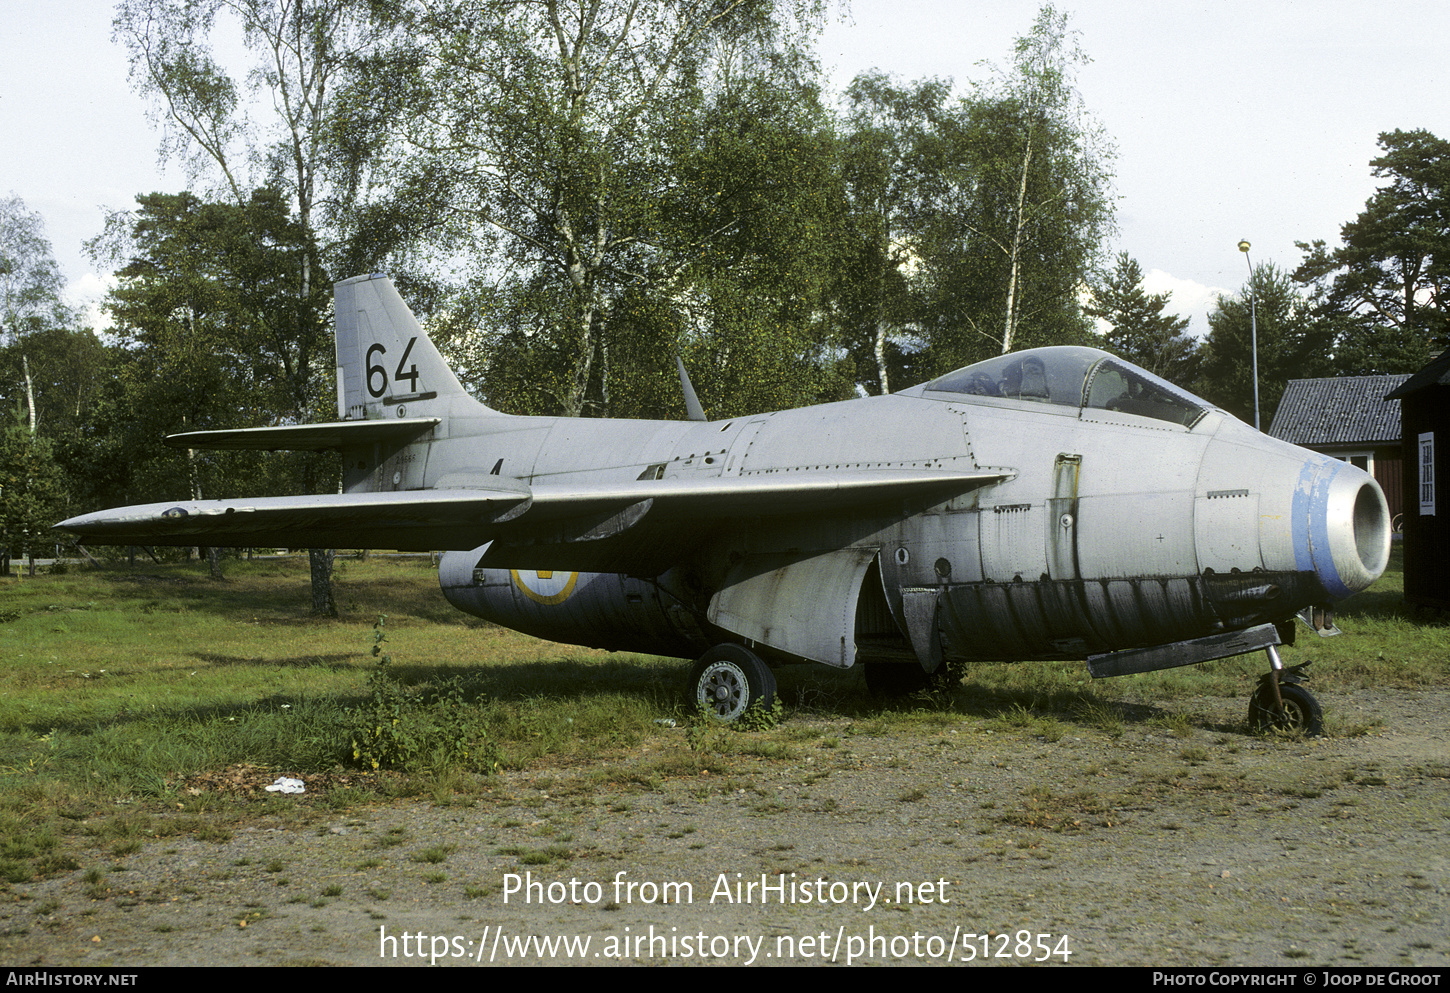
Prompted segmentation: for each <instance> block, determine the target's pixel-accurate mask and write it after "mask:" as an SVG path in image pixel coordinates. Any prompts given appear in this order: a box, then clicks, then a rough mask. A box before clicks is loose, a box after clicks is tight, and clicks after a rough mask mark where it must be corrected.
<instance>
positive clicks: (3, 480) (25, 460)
mask: <svg viewBox="0 0 1450 993" xmlns="http://www.w3.org/2000/svg"><path fill="white" fill-rule="evenodd" d="M64 500H65V483H64V480H63V479H62V478H61V472H60V467H59V466H58V465H57V464H56V462H55V459H54V457H53V456H52V454H51V446H50V442H49V440H47V439H45V438H41V437H37V436H36V435H34V434H32V433H31V432H30V430H29V428H28V427H27V426H26V424H25V420H24V416H23V415H22V414H21V413H20V412H19V411H17V412H16V416H15V417H14V419H13V420H12V422H11V423H10V424H9V425H7V426H6V428H5V429H4V431H3V432H0V541H3V543H4V544H5V546H6V547H7V548H8V554H10V555H14V556H19V555H22V554H31V555H35V554H39V553H40V552H41V551H42V550H43V549H50V550H53V549H54V548H55V543H56V538H55V534H54V533H53V532H52V531H51V530H50V526H51V525H52V524H54V523H55V522H56V521H57V520H59V519H60V518H61V516H62V509H63V507H64Z"/></svg>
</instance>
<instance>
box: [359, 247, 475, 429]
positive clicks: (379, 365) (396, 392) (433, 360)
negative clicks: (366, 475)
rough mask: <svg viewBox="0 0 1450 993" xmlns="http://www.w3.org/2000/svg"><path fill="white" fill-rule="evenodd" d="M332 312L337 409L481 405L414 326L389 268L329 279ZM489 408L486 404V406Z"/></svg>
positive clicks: (397, 411) (395, 412) (379, 414)
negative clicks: (333, 281) (387, 272)
mask: <svg viewBox="0 0 1450 993" xmlns="http://www.w3.org/2000/svg"><path fill="white" fill-rule="evenodd" d="M333 301H334V305H335V307H336V313H337V414H338V417H340V418H342V419H344V420H377V419H379V418H385V417H386V418H396V417H405V416H432V415H439V414H448V413H461V412H462V411H461V410H456V409H455V407H457V406H458V405H459V404H460V403H461V404H462V405H463V406H466V407H468V408H471V409H472V410H474V411H476V410H478V409H479V408H483V405H482V404H479V403H478V402H477V401H476V400H474V399H473V398H472V397H471V396H469V394H468V392H467V391H466V390H465V389H464V388H463V386H462V384H461V383H459V382H458V377H457V376H455V375H454V374H453V370H452V369H450V368H449V367H448V363H447V362H445V361H443V356H442V355H440V354H438V349H437V348H435V347H433V342H431V341H429V340H428V335H427V334H425V333H424V331H423V329H422V328H421V327H419V326H418V321H417V319H416V318H415V317H414V316H413V312H412V311H411V310H409V309H408V305H407V304H405V303H404V302H403V298H402V297H401V296H399V295H398V291H397V289H396V288H395V287H394V286H393V281H392V280H391V279H389V278H388V277H387V276H383V275H372V276H356V277H354V278H352V279H347V280H343V281H342V282H340V283H337V284H336V285H335V286H334V287H333ZM483 409H484V410H487V408H483Z"/></svg>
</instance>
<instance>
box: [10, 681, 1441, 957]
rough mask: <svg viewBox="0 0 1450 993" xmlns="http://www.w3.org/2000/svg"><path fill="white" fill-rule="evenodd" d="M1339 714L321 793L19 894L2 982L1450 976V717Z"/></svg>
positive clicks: (834, 728) (1397, 700)
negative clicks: (712, 970)
mask: <svg viewBox="0 0 1450 993" xmlns="http://www.w3.org/2000/svg"><path fill="white" fill-rule="evenodd" d="M1323 702H1324V704H1325V708H1326V713H1327V714H1328V715H1329V716H1330V719H1331V722H1332V723H1331V733H1332V735H1333V736H1331V737H1329V738H1325V739H1315V740H1304V741H1294V740H1285V739H1274V738H1263V737H1257V736H1252V735H1250V734H1248V733H1247V732H1246V730H1245V726H1244V715H1243V713H1242V711H1243V710H1244V702H1243V701H1242V700H1238V699H1235V700H1228V699H1202V700H1197V701H1191V702H1189V703H1187V704H1185V703H1184V702H1183V701H1175V702H1174V705H1173V712H1175V713H1180V712H1182V711H1184V710H1187V711H1189V712H1191V713H1193V714H1195V715H1196V718H1195V721H1194V722H1193V726H1186V724H1185V722H1181V721H1179V722H1174V721H1172V720H1164V719H1162V715H1163V714H1167V713H1168V711H1167V710H1166V709H1165V710H1164V711H1162V712H1160V714H1159V719H1155V718H1154V713H1155V708H1154V707H1152V706H1151V705H1148V706H1145V707H1143V708H1141V713H1135V714H1133V715H1130V716H1129V718H1128V719H1127V720H1125V721H1124V722H1123V724H1122V726H1121V729H1118V728H1113V727H1106V728H1105V727H1104V726H1102V725H1101V724H1099V723H1092V722H1088V721H1083V722H1081V723H1078V722H1072V721H1063V722H1059V723H1057V724H1055V725H1049V726H1047V727H1046V728H1044V727H1043V726H1041V725H1040V724H1039V725H1035V726H1034V725H1030V724H1026V723H1025V722H1024V724H1023V725H1022V726H1014V725H1012V723H1011V722H1010V721H1009V720H1006V719H1001V718H999V719H996V720H984V719H981V718H974V717H960V716H950V717H943V718H942V719H941V720H940V721H937V722H935V723H924V724H918V725H909V727H910V730H906V731H901V730H897V731H892V732H891V733H889V734H876V733H871V732H870V731H869V730H867V729H865V728H863V727H862V726H860V725H853V724H851V723H850V722H848V721H847V720H845V719H830V718H822V719H818V720H814V721H811V720H808V719H804V718H792V720H793V721H796V722H801V723H806V724H813V725H814V727H813V728H812V730H819V731H820V732H821V735H820V736H818V737H815V738H810V739H806V740H803V741H802V742H800V743H798V744H792V745H791V746H790V747H789V749H788V750H787V751H786V752H785V753H784V754H781V755H778V756H767V757H742V756H736V755H732V756H730V757H729V759H728V763H729V766H730V768H731V770H732V771H731V772H730V773H729V774H728V775H724V774H721V773H718V772H717V773H714V774H696V775H679V774H674V775H671V774H661V773H660V772H659V770H660V769H662V768H669V767H670V766H669V765H668V764H667V763H662V761H661V760H662V759H664V758H668V756H669V754H670V753H671V752H672V751H678V752H689V751H690V749H691V748H692V744H691V741H690V740H689V736H688V733H687V732H686V731H685V730H684V729H678V730H673V731H670V732H668V733H667V734H666V735H665V736H663V739H661V738H660V737H656V738H654V739H651V741H650V742H649V743H648V744H647V745H646V746H645V747H642V748H637V749H634V750H632V751H631V752H629V753H628V754H621V755H615V756H603V757H601V758H600V759H599V760H597V761H594V762H590V763H586V764H583V765H581V766H578V767H573V768H563V769H550V770H546V771H531V772H529V773H509V774H504V775H501V776H499V777H497V779H496V781H494V783H493V785H492V788H491V790H490V791H489V792H487V793H485V794H483V795H481V796H474V797H471V798H469V800H468V801H466V802H462V803H441V804H440V803H436V802H423V801H415V802H408V803H400V804H396V805H392V806H386V807H378V808H372V809H366V810H354V811H350V812H348V813H346V814H336V813H330V812H328V811H327V810H326V808H325V806H324V805H323V804H322V802H321V798H320V797H317V796H316V795H315V794H308V795H304V796H301V797H295V798H291V800H292V802H295V803H297V804H312V805H314V809H313V810H312V812H311V814H310V815H309V816H308V817H304V818H294V819H293V821H294V825H295V823H296V822H298V821H300V822H301V823H302V824H304V825H305V826H302V827H298V826H291V827H282V826H278V823H279V822H277V821H276V820H275V819H273V818H269V817H266V816H259V817H256V818H251V819H249V820H248V821H247V822H246V823H247V825H248V826H246V827H243V828H241V829H239V830H237V831H236V833H235V834H233V836H232V837H231V839H230V840H229V841H226V842H224V843H216V842H210V841H196V840H191V839H189V838H187V839H178V838H167V839H159V840H154V841H152V842H149V843H147V844H145V845H143V846H142V847H141V848H140V849H139V850H137V851H134V852H130V853H128V854H125V855H122V856H116V855H114V854H110V853H107V852H101V851H98V852H96V853H94V861H93V862H88V863H86V864H88V865H90V866H92V868H90V869H87V870H80V871H77V872H75V873H72V874H69V875H66V876H62V877H58V878H53V879H50V880H47V881H45V882H42V883H36V884H30V885H24V886H18V887H16V888H15V893H14V894H12V895H13V896H14V897H15V899H13V900H12V901H11V902H9V903H6V904H5V905H3V906H0V961H3V962H6V963H10V964H12V965H29V964H48V965H79V966H99V965H125V966H140V965H193V964H203V965H284V964H339V965H418V964H426V963H429V962H435V963H436V964H437V965H440V966H441V965H479V964H488V963H499V964H505V963H506V964H513V965H519V964H543V965H558V964H568V963H579V964H589V965H602V964H609V963H615V962H628V963H638V962H647V963H659V964H698V963H701V962H708V963H723V964H744V963H753V964H782V963H808V962H820V961H834V962H839V963H849V964H854V965H865V964H883V963H892V964H898V963H899V964H916V963H919V964H935V963H945V962H948V961H950V962H953V963H962V962H970V963H972V964H992V965H1000V964H1023V963H1027V962H1032V961H1039V960H1041V961H1044V962H1046V963H1051V964H1053V965H1060V964H1064V963H1066V964H1070V965H1075V966H1076V965H1158V966H1203V965H1235V964H1237V965H1268V966H1276V965H1277V966H1308V965H1323V966H1365V965H1390V966H1440V967H1444V966H1446V965H1450V844H1447V834H1450V743H1447V724H1450V718H1447V712H1450V706H1447V705H1450V693H1447V692H1444V691H1425V692H1414V691H1402V690H1395V691H1381V692H1373V693H1371V692H1360V693H1357V694H1355V695H1354V696H1352V697H1348V698H1338V699H1331V698H1328V697H1325V698H1324V699H1323ZM1366 728H1367V729H1368V730H1365V729H1366ZM1336 729H1338V733H1337V734H1335V733H1334V732H1335V731H1336ZM693 747H694V748H696V749H699V748H702V747H703V748H705V749H708V748H710V747H711V745H710V742H709V741H708V740H707V741H705V742H700V741H699V740H698V739H696V740H695V741H694V743H693ZM273 802H274V803H275V802H277V801H275V800H274V801H273ZM96 866H99V867H101V869H100V873H99V874H98V873H97V871H96V868H95V867H96ZM98 875H99V878H98Z"/></svg>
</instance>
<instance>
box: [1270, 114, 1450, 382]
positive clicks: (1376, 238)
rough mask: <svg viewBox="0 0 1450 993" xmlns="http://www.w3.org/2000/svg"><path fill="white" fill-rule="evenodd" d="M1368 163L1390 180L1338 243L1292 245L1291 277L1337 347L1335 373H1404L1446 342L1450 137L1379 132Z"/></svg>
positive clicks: (1449, 334)
mask: <svg viewBox="0 0 1450 993" xmlns="http://www.w3.org/2000/svg"><path fill="white" fill-rule="evenodd" d="M1379 145H1380V148H1381V149H1383V150H1384V154H1383V155H1381V156H1380V157H1379V158H1376V159H1374V160H1373V161H1372V162H1371V163H1370V164H1371V166H1372V167H1373V171H1374V175H1375V176H1376V177H1377V178H1380V179H1387V180H1388V181H1389V182H1388V183H1387V184H1386V185H1385V186H1383V187H1381V188H1380V190H1379V191H1378V192H1376V193H1375V194H1374V195H1373V196H1372V197H1370V199H1369V200H1368V202H1367V203H1366V204H1365V209H1364V210H1363V211H1362V212H1361V213H1360V215H1359V216H1358V217H1357V218H1355V220H1353V221H1351V222H1349V223H1348V224H1346V225H1344V227H1343V228H1342V229H1341V232H1340V234H1341V241H1342V243H1341V244H1340V245H1339V247H1337V248H1335V249H1333V250H1332V251H1331V250H1330V249H1329V247H1328V246H1327V245H1326V244H1325V242H1323V241H1315V242H1312V243H1304V242H1299V243H1298V246H1299V248H1300V249H1301V250H1302V251H1303V252H1304V253H1305V257H1304V261H1303V262H1302V263H1301V264H1300V266H1299V268H1298V269H1297V270H1296V271H1295V272H1294V279H1295V280H1296V281H1297V282H1299V283H1300V284H1302V285H1305V286H1307V287H1309V288H1310V293H1311V299H1312V301H1313V303H1314V307H1315V312H1316V316H1317V318H1318V319H1319V320H1320V321H1321V322H1323V323H1325V324H1326V325H1329V326H1331V327H1332V329H1333V331H1334V333H1335V335H1336V338H1337V341H1336V347H1335V369H1336V371H1337V372H1338V373H1339V374H1341V375H1349V374H1369V373H1390V372H1413V371H1415V370H1417V369H1419V368H1420V367H1421V366H1423V365H1424V364H1425V363H1426V362H1427V361H1429V359H1430V357H1431V356H1432V355H1433V354H1434V353H1435V352H1436V351H1438V350H1440V349H1443V348H1445V347H1446V346H1447V345H1450V309H1447V307H1450V141H1446V140H1444V139H1441V138H1437V137H1435V136H1434V135H1433V134H1431V133H1429V132H1428V131H1424V130H1417V131H1393V132H1387V133H1384V134H1381V135H1380V137H1379Z"/></svg>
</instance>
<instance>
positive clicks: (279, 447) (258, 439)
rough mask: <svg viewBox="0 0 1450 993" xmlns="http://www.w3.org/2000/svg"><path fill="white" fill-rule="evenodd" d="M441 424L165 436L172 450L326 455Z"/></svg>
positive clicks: (397, 421)
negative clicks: (199, 449)
mask: <svg viewBox="0 0 1450 993" xmlns="http://www.w3.org/2000/svg"><path fill="white" fill-rule="evenodd" d="M438 423H440V419H439V418H437V417H403V418H394V419H392V420H376V421H331V422H329V423H326V424H290V425H287V426H285V427H277V428H237V429H236V430H232V431H188V432H186V433H185V434H172V435H167V436H166V444H167V445H169V446H170V447H172V448H204V449H208V450H212V449H215V450H218V451H227V452H325V451H330V450H333V449H343V448H348V447H351V446H353V445H370V444H372V443H373V442H375V441H391V442H397V443H399V444H401V443H404V442H408V441H411V440H412V439H414V438H416V437H418V436H419V435H420V434H423V433H425V432H427V431H431V430H432V429H433V428H434V426H436V425H437V424H438Z"/></svg>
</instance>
